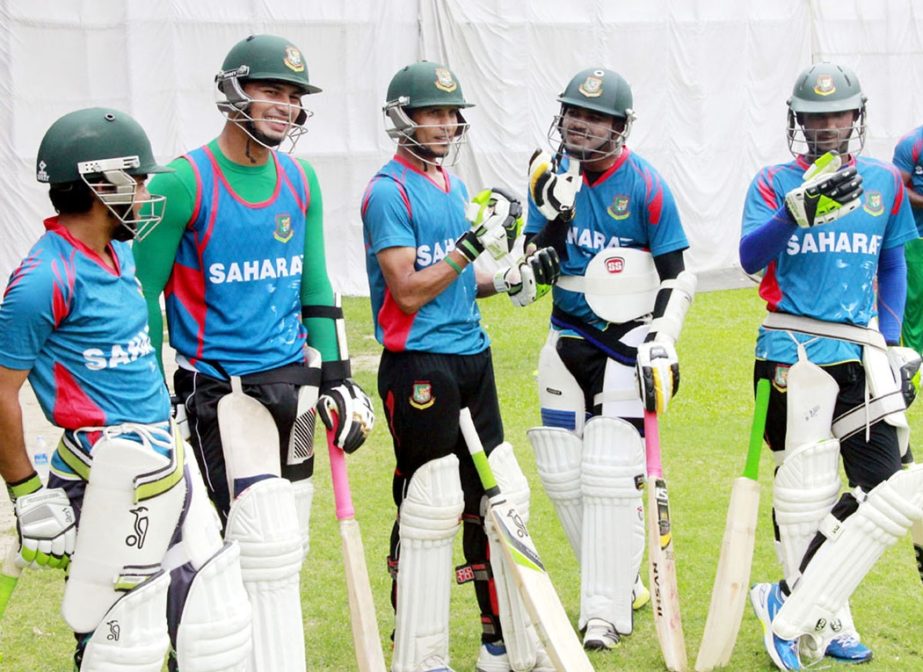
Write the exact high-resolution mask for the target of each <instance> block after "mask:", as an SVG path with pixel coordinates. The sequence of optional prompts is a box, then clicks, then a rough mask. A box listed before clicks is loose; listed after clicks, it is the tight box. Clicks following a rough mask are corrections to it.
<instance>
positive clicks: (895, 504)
mask: <svg viewBox="0 0 923 672" xmlns="http://www.w3.org/2000/svg"><path fill="white" fill-rule="evenodd" d="M859 493H860V495H861V494H862V493H861V491H859ZM858 499H859V508H858V509H857V510H856V512H855V513H853V514H852V515H851V516H849V517H848V518H846V520H843V521H839V520H837V519H836V518H834V517H833V516H832V515H830V516H828V517H827V518H826V519H825V520H824V522H823V523H822V524H821V528H820V531H821V532H822V533H823V534H824V536H826V537H827V539H826V541H825V542H824V543H823V544H822V545H821V547H820V548H819V549H818V551H817V553H816V554H815V555H814V557H813V558H812V559H811V562H810V563H808V566H807V568H806V569H805V571H804V573H803V574H802V576H801V579H800V580H799V581H798V583H797V584H796V585H795V587H794V591H793V592H792V594H791V595H790V596H789V597H788V599H787V600H785V603H784V604H783V605H782V608H781V609H780V610H779V613H778V614H777V615H776V618H775V620H773V622H772V629H773V632H775V633H776V634H777V635H778V636H779V637H782V638H784V639H796V638H798V637H801V636H803V635H811V636H812V637H813V638H815V640H817V639H819V640H821V642H822V643H825V642H826V641H827V640H829V639H830V638H832V637H834V636H836V635H837V634H839V633H838V632H836V631H835V630H834V628H837V629H838V628H839V625H840V624H839V623H838V621H837V620H836V616H837V614H838V612H839V610H840V609H841V608H842V607H843V606H844V605H845V604H846V602H847V600H848V599H849V596H850V595H851V594H852V593H853V591H854V590H855V589H856V587H857V586H858V585H859V583H860V582H861V581H862V579H863V578H864V577H865V575H866V574H867V573H868V572H869V570H870V569H871V568H872V566H873V565H874V564H875V562H876V561H877V560H878V558H879V557H881V555H882V553H884V551H885V550H886V549H887V548H889V547H890V546H893V545H894V544H895V543H896V542H897V540H898V539H900V538H901V537H902V536H904V534H906V532H907V530H909V529H910V526H911V525H912V524H913V523H914V521H917V520H920V519H923V466H913V467H910V468H909V469H904V470H902V471H899V472H897V473H895V474H894V475H893V476H891V478H889V479H888V480H887V481H885V482H883V483H881V484H879V485H878V486H877V487H875V488H874V489H873V490H872V491H871V492H870V493H868V495H867V496H862V497H860V498H858ZM816 648H817V649H818V650H821V651H822V650H824V649H823V648H821V647H820V646H818V647H816Z"/></svg>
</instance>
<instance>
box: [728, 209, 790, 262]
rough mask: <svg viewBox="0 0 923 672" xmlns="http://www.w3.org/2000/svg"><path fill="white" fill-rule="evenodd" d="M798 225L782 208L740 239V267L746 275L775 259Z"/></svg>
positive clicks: (786, 210)
mask: <svg viewBox="0 0 923 672" xmlns="http://www.w3.org/2000/svg"><path fill="white" fill-rule="evenodd" d="M797 228H798V225H797V224H796V223H795V220H794V219H793V218H792V216H791V215H790V214H789V212H788V209H786V208H785V206H782V207H781V208H779V209H778V210H776V212H775V213H774V214H773V215H772V217H771V218H770V219H769V221H767V222H766V223H765V224H763V225H762V226H759V227H757V228H755V229H754V230H752V231H750V232H749V233H747V234H746V235H744V236H743V237H742V238H741V239H740V248H739V253H740V265H741V267H742V268H743V269H744V271H746V272H747V273H756V272H758V271H760V270H761V269H763V268H766V266H768V265H769V262H770V261H772V260H773V259H775V257H776V255H778V254H779V252H781V251H782V249H783V248H784V247H785V244H786V243H787V242H788V240H789V238H791V237H792V234H793V233H795V230H796V229H797Z"/></svg>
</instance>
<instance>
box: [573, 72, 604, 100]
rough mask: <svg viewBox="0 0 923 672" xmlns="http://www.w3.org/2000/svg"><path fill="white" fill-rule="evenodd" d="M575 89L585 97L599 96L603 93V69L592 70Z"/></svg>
mask: <svg viewBox="0 0 923 672" xmlns="http://www.w3.org/2000/svg"><path fill="white" fill-rule="evenodd" d="M577 90H578V91H579V92H580V93H582V94H583V95H584V96H586V97H587V98H599V97H600V96H601V95H602V94H603V71H602V70H594V71H593V74H592V75H590V76H588V77H587V78H586V79H585V80H583V84H581V85H580V86H579V87H577Z"/></svg>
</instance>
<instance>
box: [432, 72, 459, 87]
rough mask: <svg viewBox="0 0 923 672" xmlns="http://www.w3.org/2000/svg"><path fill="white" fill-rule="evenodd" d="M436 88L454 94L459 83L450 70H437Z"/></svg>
mask: <svg viewBox="0 0 923 672" xmlns="http://www.w3.org/2000/svg"><path fill="white" fill-rule="evenodd" d="M436 88H437V89H439V90H440V91H445V92H446V93H452V92H453V91H454V90H455V89H457V88H458V83H457V82H456V81H455V79H454V78H453V77H452V73H451V72H449V70H448V68H436Z"/></svg>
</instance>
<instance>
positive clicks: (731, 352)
mask: <svg viewBox="0 0 923 672" xmlns="http://www.w3.org/2000/svg"><path fill="white" fill-rule="evenodd" d="M549 308H550V306H549V302H548V301H544V302H542V303H541V304H539V305H536V306H530V307H528V308H525V309H520V310H514V309H513V308H512V306H511V305H510V303H509V301H507V300H505V299H503V298H502V297H498V298H495V299H489V300H487V301H485V302H482V311H483V317H484V324H485V326H486V328H487V330H488V331H489V333H490V335H491V338H492V339H493V343H494V345H493V357H494V366H495V368H496V375H497V382H498V388H499V393H500V403H501V409H502V411H503V419H504V425H505V429H506V437H507V439H508V440H509V441H511V442H512V443H513V445H514V446H515V448H516V452H517V455H518V457H519V461H520V464H521V465H522V468H523V470H524V471H525V473H526V475H527V477H528V478H529V481H530V483H531V484H532V493H533V494H532V521H531V523H530V530H531V531H532V533H533V536H534V537H535V539H536V543H537V546H538V549H539V551H540V552H541V554H542V558H543V560H544V561H545V564H546V566H547V567H548V571H549V573H550V575H551V578H552V580H553V581H554V583H555V585H556V586H557V588H558V590H559V593H560V596H561V599H562V601H563V603H564V606H565V608H566V609H567V611H568V613H569V614H570V616H571V618H572V619H574V620H576V616H577V611H578V604H579V576H578V572H577V567H576V562H575V560H574V558H573V554H572V553H571V551H570V547H569V546H568V544H567V542H566V540H565V538H564V535H563V532H562V531H561V528H560V525H559V524H558V521H557V519H556V517H555V514H554V511H553V510H552V507H551V504H550V502H549V501H548V498H547V497H546V496H545V494H544V492H543V491H542V487H541V484H540V482H539V480H538V476H537V474H536V470H535V461H534V458H533V456H532V451H531V449H530V448H529V445H528V442H527V440H526V435H525V432H526V430H527V429H528V428H530V427H533V426H535V425H537V424H538V419H539V415H538V404H537V393H536V389H535V369H536V362H537V358H538V350H539V348H540V347H541V344H542V343H543V342H544V338H545V334H546V330H547V314H548V310H549ZM346 310H347V316H348V319H349V332H350V341H349V342H350V347H351V349H352V354H353V356H354V358H355V362H356V364H355V365H354V368H355V374H356V376H355V377H356V378H357V379H358V380H359V382H360V384H361V385H362V386H363V387H364V388H365V389H366V390H367V391H369V392H370V393H373V392H374V391H375V389H376V385H375V371H374V369H375V365H376V363H377V355H378V352H379V347H378V345H377V344H376V343H375V341H374V338H373V337H372V328H371V319H370V312H369V307H368V301H367V300H364V299H357V298H354V299H349V300H347V301H346ZM762 315H763V306H762V303H761V302H760V301H759V299H758V297H757V296H756V292H755V290H751V289H747V290H730V291H722V292H714V293H709V294H701V295H699V296H697V297H696V300H695V303H694V304H693V306H692V309H691V310H690V313H689V316H688V318H687V321H686V327H685V329H684V334H683V338H682V340H681V342H680V344H679V354H680V361H681V366H682V385H681V388H680V392H679V396H678V397H677V398H676V399H675V400H674V401H673V403H672V404H671V406H670V409H669V411H668V413H667V414H666V416H665V418H664V420H663V423H662V428H661V440H662V444H663V455H664V468H665V472H666V476H667V479H668V482H669V485H670V494H671V500H672V513H673V521H674V539H675V546H676V553H677V566H678V572H679V585H680V596H681V602H682V613H683V624H684V627H685V634H686V643H687V650H688V654H689V660H690V665H691V664H693V663H694V661H695V657H696V653H697V651H698V647H699V642H700V640H701V636H702V630H703V628H704V625H705V615H706V612H707V610H708V603H709V599H710V593H711V586H712V581H713V579H714V571H715V564H716V562H717V557H718V548H719V545H720V543H721V536H722V534H723V530H724V520H725V515H726V510H727V503H728V497H729V495H730V489H731V483H732V481H733V479H734V478H735V477H737V476H738V475H739V474H740V472H741V471H742V469H743V465H744V458H745V453H746V446H747V439H748V436H749V428H750V422H751V414H752V408H753V402H752V391H751V389H752V388H751V371H752V351H753V340H754V337H755V333H756V327H757V325H758V323H759V321H760V319H761V318H762ZM373 396H376V397H377V395H373ZM376 401H377V399H376ZM910 420H911V425H912V426H913V428H914V431H920V429H921V422H920V417H919V406H916V407H914V408H913V409H912V411H911V412H910ZM320 439H321V437H320V435H318V447H319V449H318V455H319V457H318V460H317V466H316V482H317V492H316V495H315V499H314V507H313V511H312V541H311V552H310V554H309V556H308V560H307V562H306V563H305V567H304V571H303V573H302V595H303V596H304V612H305V633H306V642H307V661H308V664H307V666H308V669H309V670H354V669H356V666H355V659H354V657H353V652H352V643H351V635H350V628H349V624H348V622H347V619H348V608H347V604H346V589H345V585H344V581H343V572H342V569H341V559H340V541H339V535H338V532H337V528H336V520H335V517H334V512H333V496H332V493H331V489H330V478H329V470H328V468H327V460H326V451H325V450H321V449H320V448H321V447H322V446H323V445H324V444H323V443H321V440H320ZM347 461H348V464H349V470H350V479H351V483H352V490H353V497H354V501H355V504H356V511H357V514H356V515H357V519H358V520H359V522H360V524H361V526H362V532H363V540H364V543H365V550H366V556H367V560H368V566H369V571H370V573H371V580H372V589H373V591H374V593H375V600H376V606H377V610H378V622H379V627H380V629H381V633H382V637H383V639H384V640H385V644H386V659H389V658H390V643H389V640H388V635H389V633H390V631H391V627H392V624H393V616H392V612H391V607H390V603H389V590H390V580H389V578H388V575H387V571H386V565H385V556H386V555H387V548H388V535H389V533H390V530H391V525H392V523H393V521H394V516H395V511H394V507H393V505H392V502H391V490H390V488H391V472H392V469H393V454H392V449H391V440H390V437H389V435H388V431H387V426H386V424H385V422H384V419H383V415H382V413H381V407H380V403H379V405H378V424H377V425H376V427H375V430H374V432H373V434H372V437H371V438H370V440H369V441H368V443H367V444H366V445H365V446H363V447H362V448H361V449H360V450H359V451H358V452H357V453H355V454H353V455H351V456H349V457H348V460H347ZM771 472H772V458H771V456H770V455H769V454H768V451H764V455H763V458H762V462H761V474H760V481H761V483H762V485H763V488H762V490H763V494H762V498H761V502H760V503H761V513H760V524H759V528H758V531H757V546H756V551H755V556H754V563H753V573H752V579H753V580H759V581H768V580H776V579H777V578H779V567H778V563H777V562H776V559H775V552H774V550H773V547H772V532H771V525H770V503H771V494H770V493H771ZM456 556H457V562H458V563H461V561H462V560H461V541H460V539H459V540H457V541H456ZM643 572H645V573H646V568H645V569H644V570H643ZM20 584H21V585H20V586H19V588H18V589H17V591H16V593H15V594H14V595H13V598H12V600H11V603H10V607H9V609H8V612H7V616H6V619H5V622H4V624H3V625H4V628H3V640H2V650H3V662H2V663H0V670H3V671H4V672H6V671H10V672H21V671H26V670H29V671H31V670H42V671H44V670H49V671H50V670H54V671H60V670H65V669H69V668H68V660H69V656H70V650H71V645H72V639H71V635H70V633H69V631H68V629H67V627H66V625H65V624H64V622H63V620H62V619H61V617H60V615H59V613H60V612H59V605H60V599H61V592H62V581H61V577H60V574H53V573H50V572H49V573H40V572H27V573H26V574H25V575H24V577H23V579H22V580H21V582H20ZM921 598H923V585H921V583H920V578H919V575H918V574H917V572H916V568H915V565H914V561H913V553H912V549H911V545H910V542H909V540H903V541H901V542H900V543H899V544H897V546H895V547H894V548H892V549H890V550H889V551H888V552H887V553H886V554H885V555H884V557H883V559H882V560H881V561H880V562H879V563H878V564H877V565H876V566H875V568H874V569H873V571H872V572H871V574H870V575H869V576H868V577H867V578H866V580H865V581H864V582H863V583H862V585H861V586H860V587H859V589H858V590H857V591H856V593H855V595H854V596H853V602H852V603H853V613H854V616H855V620H856V622H857V624H858V626H859V629H860V631H861V632H862V635H863V639H864V641H866V642H867V643H868V644H869V645H870V646H871V647H872V648H873V650H874V651H875V660H874V661H873V662H872V663H871V664H869V665H866V666H863V668H862V669H863V670H869V671H870V672H872V671H874V670H888V671H889V672H890V671H901V670H908V671H909V670H919V669H920V668H921V662H920V656H921V654H923V634H921V629H920V623H921V622H923V600H921ZM451 618H452V620H451V656H452V665H453V667H454V668H455V669H457V670H459V671H462V670H473V669H474V661H475V658H476V656H477V648H478V644H479V633H480V626H479V622H478V616H477V611H476V607H475V600H474V594H473V590H472V588H471V587H470V586H467V585H466V586H458V587H455V588H454V589H453V591H452V617H451ZM591 660H592V661H593V664H594V665H595V666H596V668H597V669H598V670H630V671H632V672H640V671H646V670H661V669H664V668H663V665H662V662H661V659H660V654H659V648H658V645H657V641H656V636H655V634H654V630H653V623H652V616H651V610H650V608H649V607H647V608H645V609H644V610H642V611H641V612H639V613H638V614H637V615H636V621H635V632H634V634H633V635H632V636H631V637H630V638H627V639H626V640H625V641H624V642H623V643H622V645H621V646H620V647H619V648H617V649H616V650H614V651H612V652H610V653H606V654H591ZM825 665H826V664H825ZM728 669H731V670H745V671H750V670H758V671H767V670H771V669H773V668H772V666H771V664H770V662H769V658H768V656H767V655H766V653H765V652H764V650H763V646H762V636H761V631H760V626H759V623H758V622H757V621H756V619H755V618H754V616H753V615H752V613H751V612H750V610H749V607H748V608H747V610H746V611H745V613H744V619H743V624H742V626H741V631H740V636H739V638H738V641H737V646H736V648H735V651H734V657H733V658H732V659H731V664H730V666H729V668H728ZM841 669H844V668H841Z"/></svg>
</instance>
